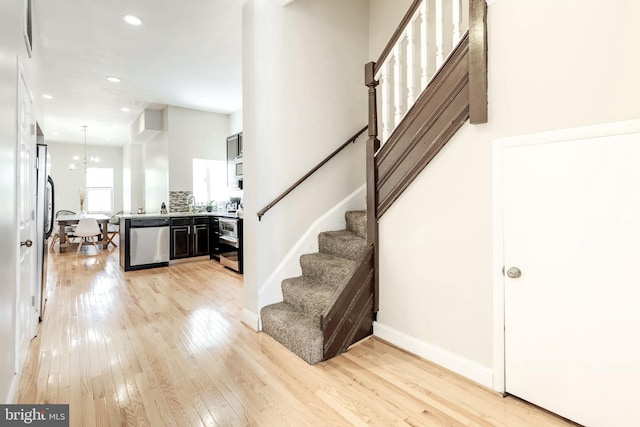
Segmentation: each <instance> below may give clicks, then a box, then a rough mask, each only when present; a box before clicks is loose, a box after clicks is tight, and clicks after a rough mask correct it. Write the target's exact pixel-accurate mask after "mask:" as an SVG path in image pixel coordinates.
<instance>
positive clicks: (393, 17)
mask: <svg viewBox="0 0 640 427" xmlns="http://www.w3.org/2000/svg"><path fill="white" fill-rule="evenodd" d="M411 3H413V0H369V61H377V60H378V57H379V56H380V54H381V53H382V49H384V48H385V46H386V45H387V43H388V42H389V39H390V38H391V36H392V35H393V32H394V31H395V30H396V28H397V27H398V25H399V24H400V21H401V20H402V17H403V16H404V15H405V13H407V11H408V10H409V6H411ZM363 82H364V77H363ZM363 84H364V83H363Z"/></svg>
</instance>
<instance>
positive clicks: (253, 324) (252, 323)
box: [240, 308, 260, 332]
mask: <svg viewBox="0 0 640 427" xmlns="http://www.w3.org/2000/svg"><path fill="white" fill-rule="evenodd" d="M240 321H241V322H242V323H244V324H245V325H247V326H248V327H250V328H251V329H253V330H254V331H256V332H258V331H259V330H260V317H259V316H258V315H257V314H255V313H254V312H252V311H249V310H247V309H246V308H243V309H242V318H241V319H240Z"/></svg>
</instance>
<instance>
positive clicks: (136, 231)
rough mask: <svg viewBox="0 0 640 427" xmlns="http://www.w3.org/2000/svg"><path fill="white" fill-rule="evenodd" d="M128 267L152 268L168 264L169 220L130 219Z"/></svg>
mask: <svg viewBox="0 0 640 427" xmlns="http://www.w3.org/2000/svg"><path fill="white" fill-rule="evenodd" d="M129 254H130V255H129V266H130V267H131V269H135V268H136V267H138V268H140V267H141V266H145V267H152V266H162V265H168V264H169V218H144V219H143V218H140V219H131V223H130V225H129Z"/></svg>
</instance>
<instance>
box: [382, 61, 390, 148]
mask: <svg viewBox="0 0 640 427" xmlns="http://www.w3.org/2000/svg"><path fill="white" fill-rule="evenodd" d="M389 62H391V58H387V60H386V61H385V62H384V63H383V64H382V74H380V86H381V87H380V89H381V90H380V92H381V93H380V96H381V99H380V103H381V104H382V108H381V112H382V141H381V142H385V141H386V140H387V138H388V137H389V134H390V133H391V81H390V80H389V75H390V74H391V73H390V68H391V67H390V65H389Z"/></svg>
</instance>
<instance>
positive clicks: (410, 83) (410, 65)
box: [406, 19, 418, 110]
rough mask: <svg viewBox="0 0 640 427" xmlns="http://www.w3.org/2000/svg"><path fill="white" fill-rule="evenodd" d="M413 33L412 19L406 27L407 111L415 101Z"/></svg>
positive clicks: (414, 21) (414, 22)
mask: <svg viewBox="0 0 640 427" xmlns="http://www.w3.org/2000/svg"><path fill="white" fill-rule="evenodd" d="M415 32H416V19H412V20H411V21H410V22H409V25H408V26H407V61H406V62H407V110H408V109H409V108H411V106H412V105H413V103H414V101H415V100H416V97H417V96H418V94H417V90H418V89H417V88H416V61H415V50H416V44H415Z"/></svg>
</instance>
